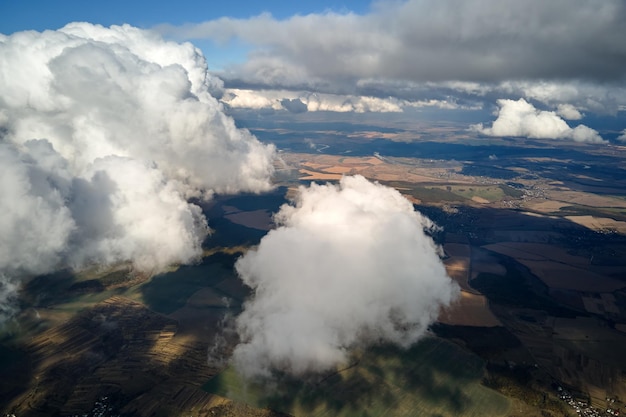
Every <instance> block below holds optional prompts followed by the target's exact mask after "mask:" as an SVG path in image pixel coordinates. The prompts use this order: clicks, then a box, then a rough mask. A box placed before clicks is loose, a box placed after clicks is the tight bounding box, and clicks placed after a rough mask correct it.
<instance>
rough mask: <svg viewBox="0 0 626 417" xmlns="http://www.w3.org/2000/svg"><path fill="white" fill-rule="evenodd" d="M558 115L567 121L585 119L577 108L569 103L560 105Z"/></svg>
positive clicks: (557, 110)
mask: <svg viewBox="0 0 626 417" xmlns="http://www.w3.org/2000/svg"><path fill="white" fill-rule="evenodd" d="M556 113H557V114H558V115H559V116H561V117H562V118H564V119H566V120H580V119H582V118H583V115H582V114H580V112H579V111H578V109H576V107H574V106H572V105H571V104H567V103H564V104H559V105H558V106H557V109H556Z"/></svg>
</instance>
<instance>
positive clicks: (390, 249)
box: [234, 176, 458, 376]
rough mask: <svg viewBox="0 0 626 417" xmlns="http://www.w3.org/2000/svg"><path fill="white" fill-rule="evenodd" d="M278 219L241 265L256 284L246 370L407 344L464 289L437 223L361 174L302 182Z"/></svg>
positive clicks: (299, 366)
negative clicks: (438, 239)
mask: <svg viewBox="0 0 626 417" xmlns="http://www.w3.org/2000/svg"><path fill="white" fill-rule="evenodd" d="M275 219H276V221H277V223H278V224H279V227H278V228H277V229H275V230H272V231H270V232H269V233H268V234H267V235H266V236H265V237H264V238H263V239H262V240H261V243H260V245H259V246H258V248H257V249H254V250H251V251H249V252H247V253H246V255H245V256H243V257H242V258H240V259H239V260H238V261H237V263H236V269H237V271H238V273H239V274H240V276H241V277H242V279H243V280H244V282H245V283H246V284H247V285H248V286H250V287H251V288H252V289H253V290H254V295H253V297H252V299H251V300H249V301H247V302H246V304H245V306H244V311H243V312H242V314H241V315H240V316H239V317H238V318H237V329H238V332H239V334H240V337H241V343H240V344H239V345H238V346H237V347H236V348H235V351H234V361H235V365H236V366H237V367H238V369H239V370H240V372H242V373H243V374H244V375H247V376H269V375H271V373H272V371H273V370H279V371H283V372H290V373H294V374H301V373H305V372H310V371H323V370H327V369H329V368H332V367H333V366H336V365H338V364H340V363H341V362H343V361H345V360H346V358H347V355H348V352H349V350H350V349H351V348H353V347H356V346H360V345H364V344H368V343H376V342H379V341H391V342H394V343H398V344H400V345H402V346H408V345H410V344H412V343H413V342H415V341H416V340H417V339H418V338H419V337H420V336H422V335H423V334H424V332H425V331H426V328H427V326H428V325H429V324H430V323H431V322H432V321H433V320H435V319H436V317H437V315H438V313H439V310H440V308H441V307H442V306H446V305H448V304H450V302H451V301H452V300H453V299H454V298H455V297H456V295H457V294H458V287H457V286H456V284H454V283H453V282H452V281H451V279H450V278H449V277H448V276H447V274H446V271H445V269H444V266H443V264H442V262H441V260H440V258H439V256H438V249H437V247H436V246H435V244H434V243H433V241H432V239H431V238H430V237H429V236H428V235H427V234H426V233H425V230H429V229H432V227H433V224H432V223H431V221H430V220H428V219H427V218H425V217H424V216H422V215H421V214H420V213H418V212H415V211H414V209H413V206H412V204H411V203H410V202H409V201H408V200H406V199H405V198H404V197H402V196H401V195H400V193H398V192H397V191H396V190H394V189H392V188H388V187H385V186H382V185H380V184H378V183H371V182H369V181H367V180H366V179H365V178H363V177H361V176H355V177H344V178H343V179H342V180H341V182H340V183H339V184H338V185H329V184H328V185H317V184H312V185H311V186H310V187H309V188H305V187H300V189H299V194H298V196H297V198H296V201H295V205H284V206H283V207H281V209H280V211H279V212H278V213H277V214H276V216H275Z"/></svg>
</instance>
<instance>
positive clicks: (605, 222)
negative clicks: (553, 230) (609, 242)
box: [565, 216, 626, 234]
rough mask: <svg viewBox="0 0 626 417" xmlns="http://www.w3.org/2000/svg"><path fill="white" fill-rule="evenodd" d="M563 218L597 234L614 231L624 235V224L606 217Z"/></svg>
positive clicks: (625, 229) (625, 228)
mask: <svg viewBox="0 0 626 417" xmlns="http://www.w3.org/2000/svg"><path fill="white" fill-rule="evenodd" d="M565 218H566V219H568V220H571V221H573V222H574V223H578V224H580V225H581V226H585V227H586V228H588V229H591V230H595V231H598V232H601V231H615V232H617V233H622V234H626V222H620V221H617V220H614V219H610V218H607V217H594V216H565Z"/></svg>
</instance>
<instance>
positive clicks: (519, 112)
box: [472, 99, 606, 143]
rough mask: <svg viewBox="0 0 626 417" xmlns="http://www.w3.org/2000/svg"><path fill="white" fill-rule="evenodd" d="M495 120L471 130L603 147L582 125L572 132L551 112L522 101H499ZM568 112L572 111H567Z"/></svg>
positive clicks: (593, 132)
mask: <svg viewBox="0 0 626 417" xmlns="http://www.w3.org/2000/svg"><path fill="white" fill-rule="evenodd" d="M498 105H499V106H500V109H499V111H498V118H497V119H496V120H495V121H494V122H493V124H492V125H491V127H483V125H482V124H478V125H474V126H472V128H473V129H474V130H476V131H478V132H480V133H482V134H484V135H488V136H522V137H527V138H534V139H572V140H574V141H576V142H588V143H606V141H605V140H604V139H602V137H601V136H600V135H599V134H598V132H597V131H595V130H593V129H591V128H590V127H587V126H585V125H578V126H576V127H575V128H571V127H570V126H568V124H567V123H566V122H565V120H563V119H562V118H561V117H560V116H559V115H557V114H556V113H555V112H553V111H544V110H538V109H536V108H535V107H534V106H533V105H532V104H530V103H528V102H527V101H526V100H524V99H519V100H505V99H504V100H498ZM570 110H571V109H570Z"/></svg>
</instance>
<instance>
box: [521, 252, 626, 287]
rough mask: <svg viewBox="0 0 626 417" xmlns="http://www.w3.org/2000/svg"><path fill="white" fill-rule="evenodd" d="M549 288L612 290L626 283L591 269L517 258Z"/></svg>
mask: <svg viewBox="0 0 626 417" xmlns="http://www.w3.org/2000/svg"><path fill="white" fill-rule="evenodd" d="M517 261H518V262H520V263H521V264H523V265H525V266H526V267H528V269H530V271H531V272H532V273H533V274H534V275H536V276H537V277H538V278H540V279H541V280H542V281H543V282H544V283H545V284H546V285H547V286H548V287H550V288H560V289H567V290H574V291H588V292H612V291H615V290H618V289H620V288H623V287H625V286H626V283H624V282H622V281H618V280H616V279H614V278H610V277H605V276H603V275H599V274H596V273H593V272H591V271H588V270H585V269H582V268H576V267H573V266H569V265H563V264H561V263H558V262H552V261H532V260H525V259H518V260H517Z"/></svg>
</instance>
